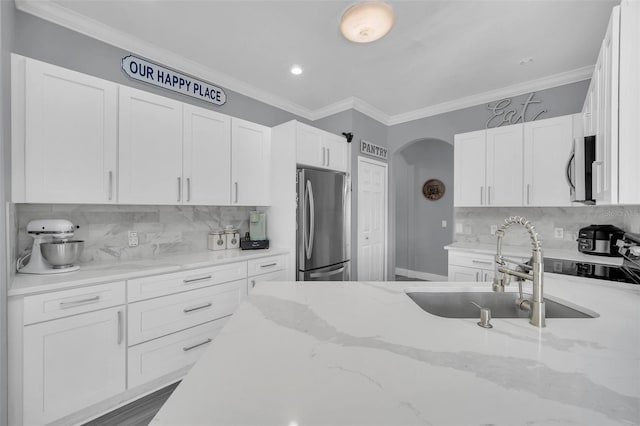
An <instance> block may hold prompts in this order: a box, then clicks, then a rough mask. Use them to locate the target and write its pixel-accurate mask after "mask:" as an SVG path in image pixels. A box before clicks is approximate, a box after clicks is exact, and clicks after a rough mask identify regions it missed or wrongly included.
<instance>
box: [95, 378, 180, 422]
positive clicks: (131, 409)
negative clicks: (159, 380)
mask: <svg viewBox="0 0 640 426" xmlns="http://www.w3.org/2000/svg"><path fill="white" fill-rule="evenodd" d="M179 383H180V382H178V383H174V384H172V385H169V386H167V387H165V388H162V389H160V390H158V391H156V392H154V393H151V394H149V395H147V396H145V397H143V398H140V399H139V400H137V401H134V402H132V403H130V404H127V405H125V406H123V407H120V408H118V409H116V410H114V411H112V412H110V413H107V414H105V415H103V416H101V417H98V418H97V419H93V420H91V421H90V422H87V423H85V424H84V425H83V426H147V425H148V424H149V423H150V422H151V419H153V417H154V416H155V415H156V413H157V412H158V411H159V410H160V407H162V404H164V403H165V401H166V400H167V399H168V398H169V396H171V394H172V393H173V391H174V389H175V388H176V386H178V384H179Z"/></svg>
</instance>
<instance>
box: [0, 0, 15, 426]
mask: <svg viewBox="0 0 640 426" xmlns="http://www.w3.org/2000/svg"><path fill="white" fill-rule="evenodd" d="M0 28H1V29H2V30H1V32H0V176H2V177H3V179H2V184H0V200H2V205H0V425H6V424H7V421H8V419H7V394H8V388H7V287H8V282H9V276H10V273H9V268H8V267H7V257H8V254H7V246H6V242H7V241H8V234H7V232H8V231H7V227H6V226H5V224H6V223H7V218H6V210H5V203H6V202H7V201H8V197H9V193H10V192H9V188H10V183H11V181H10V179H7V177H8V176H10V154H11V153H10V150H9V146H10V141H11V127H10V123H11V97H10V87H11V79H10V74H11V73H10V71H11V61H10V57H9V54H10V52H11V50H12V49H13V42H14V38H13V29H14V8H13V3H12V2H5V1H0Z"/></svg>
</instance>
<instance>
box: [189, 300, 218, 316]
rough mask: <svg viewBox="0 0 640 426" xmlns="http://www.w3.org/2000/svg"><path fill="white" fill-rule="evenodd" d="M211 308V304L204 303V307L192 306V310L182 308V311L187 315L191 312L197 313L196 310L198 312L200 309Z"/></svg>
mask: <svg viewBox="0 0 640 426" xmlns="http://www.w3.org/2000/svg"><path fill="white" fill-rule="evenodd" d="M211 306H213V304H212V303H211V302H209V303H205V304H204V305H200V306H194V307H192V308H184V309H183V311H184V313H185V314H188V313H189V312H193V311H197V310H200V309H205V308H209V307H211Z"/></svg>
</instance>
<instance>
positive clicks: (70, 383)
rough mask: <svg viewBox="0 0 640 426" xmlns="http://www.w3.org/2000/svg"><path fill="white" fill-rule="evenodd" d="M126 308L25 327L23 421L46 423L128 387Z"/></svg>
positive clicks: (105, 310)
mask: <svg viewBox="0 0 640 426" xmlns="http://www.w3.org/2000/svg"><path fill="white" fill-rule="evenodd" d="M124 316H125V308H124V306H118V307H113V308H109V309H104V310H100V311H95V312H89V313H84V314H80V315H75V316H70V317H67V318H61V319H56V320H52V321H47V322H42V323H38V324H33V325H28V326H26V327H24V337H23V338H24V366H23V370H24V377H23V386H24V388H23V395H24V398H23V413H24V414H23V423H24V424H27V425H33V424H45V423H49V422H51V421H53V420H56V419H58V418H61V417H64V416H66V415H68V414H71V413H73V412H75V411H78V410H81V409H83V408H85V407H87V406H89V405H92V404H95V403H98V402H100V401H102V400H105V399H107V398H109V397H112V396H114V395H116V394H118V393H120V392H124V391H125V389H126V388H125V383H126V381H125V379H126V371H125V354H126V347H127V345H126V343H125V335H124V333H125V330H124V325H125V317H124Z"/></svg>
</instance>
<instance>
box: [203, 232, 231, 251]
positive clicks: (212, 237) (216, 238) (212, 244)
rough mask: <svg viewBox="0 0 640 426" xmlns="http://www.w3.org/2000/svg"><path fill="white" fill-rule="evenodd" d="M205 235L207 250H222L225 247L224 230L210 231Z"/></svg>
mask: <svg viewBox="0 0 640 426" xmlns="http://www.w3.org/2000/svg"><path fill="white" fill-rule="evenodd" d="M207 237H208V240H207V247H208V248H209V250H224V249H226V248H227V240H226V238H225V235H224V231H222V230H215V231H212V232H210V233H209V235H208V236H207Z"/></svg>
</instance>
